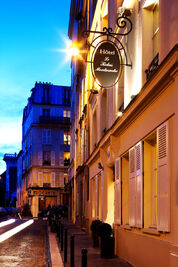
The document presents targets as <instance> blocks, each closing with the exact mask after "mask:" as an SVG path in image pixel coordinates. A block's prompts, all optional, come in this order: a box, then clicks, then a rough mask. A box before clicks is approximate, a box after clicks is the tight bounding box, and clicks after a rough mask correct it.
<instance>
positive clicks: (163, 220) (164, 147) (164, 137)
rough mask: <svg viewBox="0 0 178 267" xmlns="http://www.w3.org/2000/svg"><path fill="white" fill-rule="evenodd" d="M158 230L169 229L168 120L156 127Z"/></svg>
mask: <svg viewBox="0 0 178 267" xmlns="http://www.w3.org/2000/svg"><path fill="white" fill-rule="evenodd" d="M157 145H158V153H157V155H158V156H157V174H158V175H157V177H158V230H159V231H164V232H169V231H170V175H169V164H168V163H169V161H168V156H169V155H168V122H165V123H164V124H162V125H161V126H160V127H158V128H157Z"/></svg>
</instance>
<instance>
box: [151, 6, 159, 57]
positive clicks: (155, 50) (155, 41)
mask: <svg viewBox="0 0 178 267" xmlns="http://www.w3.org/2000/svg"><path fill="white" fill-rule="evenodd" d="M152 39H153V57H155V56H156V55H157V53H158V52H159V48H158V44H159V40H158V39H159V2H157V3H155V6H154V8H153V37H152Z"/></svg>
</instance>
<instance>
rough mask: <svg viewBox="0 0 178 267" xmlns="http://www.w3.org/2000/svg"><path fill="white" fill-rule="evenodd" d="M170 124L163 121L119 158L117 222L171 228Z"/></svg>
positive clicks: (145, 226) (116, 173) (116, 170)
mask: <svg viewBox="0 0 178 267" xmlns="http://www.w3.org/2000/svg"><path fill="white" fill-rule="evenodd" d="M168 126H169V122H168V121H167V122H165V123H163V124H162V125H161V126H159V127H158V128H157V129H156V130H155V131H154V132H152V133H151V134H149V136H147V137H146V138H145V139H144V140H143V141H140V142H139V143H137V144H136V145H135V146H133V147H132V148H131V149H130V150H129V151H127V152H126V154H124V155H123V156H122V157H121V159H120V158H118V159H117V160H116V164H115V222H116V223H120V221H121V223H122V224H123V225H127V224H129V225H130V226H131V227H137V228H142V227H144V228H145V231H146V229H147V228H155V229H157V230H158V231H163V232H169V231H170V176H169V127H168ZM117 161H118V162H119V161H120V163H118V162H117ZM118 164H119V166H118ZM119 169H121V171H119ZM120 175H121V177H120ZM121 181H122V183H121ZM120 184H121V185H122V186H121V185H120ZM143 185H144V186H143ZM120 200H121V205H120ZM121 211H122V212H121Z"/></svg>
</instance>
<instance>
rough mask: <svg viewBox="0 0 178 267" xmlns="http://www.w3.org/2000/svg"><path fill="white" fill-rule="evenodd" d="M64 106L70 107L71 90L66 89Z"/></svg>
mask: <svg viewBox="0 0 178 267" xmlns="http://www.w3.org/2000/svg"><path fill="white" fill-rule="evenodd" d="M63 104H64V105H70V91H69V89H64V98H63Z"/></svg>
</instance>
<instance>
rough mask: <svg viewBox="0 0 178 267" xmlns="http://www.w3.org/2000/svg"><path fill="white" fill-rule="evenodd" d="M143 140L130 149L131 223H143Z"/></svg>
mask: <svg viewBox="0 0 178 267" xmlns="http://www.w3.org/2000/svg"><path fill="white" fill-rule="evenodd" d="M142 159H143V157H142V142H139V143H137V144H136V145H135V146H134V147H132V148H131V149H130V150H129V225H130V226H132V227H138V228H141V227H142V224H143V177H142Z"/></svg>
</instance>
